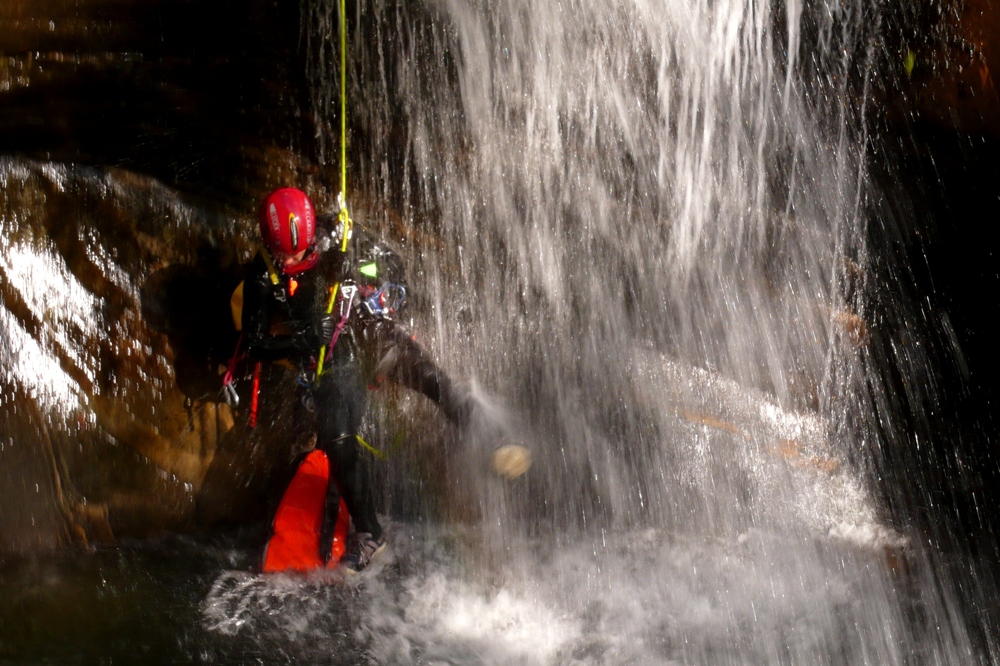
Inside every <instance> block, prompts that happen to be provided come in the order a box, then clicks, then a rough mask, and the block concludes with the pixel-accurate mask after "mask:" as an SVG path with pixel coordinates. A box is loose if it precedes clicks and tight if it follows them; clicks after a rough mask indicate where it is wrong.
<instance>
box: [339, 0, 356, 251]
mask: <svg viewBox="0 0 1000 666" xmlns="http://www.w3.org/2000/svg"><path fill="white" fill-rule="evenodd" d="M337 217H338V218H339V220H340V223H341V229H342V231H343V237H342V238H341V240H340V251H341V252H343V253H346V252H347V241H348V240H350V238H351V226H353V224H354V222H353V221H352V220H351V215H350V213H348V212H347V0H340V213H339V214H338V215H337Z"/></svg>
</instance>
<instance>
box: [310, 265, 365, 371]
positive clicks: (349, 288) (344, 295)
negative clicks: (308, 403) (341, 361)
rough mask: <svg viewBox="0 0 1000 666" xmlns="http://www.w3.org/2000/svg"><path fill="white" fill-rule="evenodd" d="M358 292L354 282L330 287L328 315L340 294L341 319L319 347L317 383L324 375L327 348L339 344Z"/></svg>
mask: <svg viewBox="0 0 1000 666" xmlns="http://www.w3.org/2000/svg"><path fill="white" fill-rule="evenodd" d="M357 293H358V288H357V287H356V286H355V285H353V284H343V283H340V282H338V283H337V284H335V285H333V286H332V287H330V300H329V301H328V302H327V304H326V313H327V314H328V315H330V314H333V304H334V302H335V301H336V300H337V296H338V294H339V296H340V312H339V315H340V319H339V320H338V321H337V325H336V327H335V328H334V329H333V335H332V336H331V337H330V340H329V342H328V343H327V344H325V345H323V346H322V347H320V349H319V359H318V360H317V362H316V384H317V385H318V384H319V380H320V377H322V375H323V363H324V362H325V361H326V352H327V350H330V351H331V352H332V351H333V347H334V345H336V344H337V340H338V339H339V338H340V334H341V333H342V332H343V330H344V326H346V325H347V320H348V319H349V318H350V316H351V308H352V307H353V305H354V296H355V294H357Z"/></svg>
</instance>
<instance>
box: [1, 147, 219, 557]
mask: <svg viewBox="0 0 1000 666" xmlns="http://www.w3.org/2000/svg"><path fill="white" fill-rule="evenodd" d="M0 182H2V184H3V186H2V190H0V236H2V239H3V240H2V246H3V247H2V251H0V296H2V303H3V309H2V310H0V313H2V324H0V363H2V371H0V384H2V394H0V395H2V396H3V405H2V407H0V409H2V410H3V412H4V414H5V415H6V416H7V417H8V418H5V419H3V422H2V425H0V432H2V436H3V437H2V438H3V439H4V440H5V441H6V442H7V445H6V446H5V449H4V451H3V452H0V455H2V456H3V458H4V460H3V465H2V467H3V469H4V470H5V473H7V474H10V475H11V476H12V477H13V478H12V479H11V480H10V481H11V482H10V483H4V484H3V485H4V493H5V494H11V497H9V498H5V499H8V500H9V501H5V502H4V503H3V505H2V509H0V514H2V515H0V517H2V518H3V522H4V525H5V529H4V530H2V532H3V537H2V539H3V541H2V542H0V549H3V550H8V549H20V548H23V547H26V546H27V545H28V544H29V542H30V541H31V539H32V538H33V539H35V540H37V542H38V544H39V545H51V544H53V543H57V542H60V541H64V540H65V539H67V538H76V539H83V540H90V539H94V538H97V539H103V538H108V537H109V536H110V535H111V534H113V533H116V532H118V533H124V534H135V533H142V532H144V531H147V530H150V529H159V528H162V527H164V526H169V525H177V524H180V523H181V522H185V521H189V520H190V518H191V516H192V515H193V513H192V512H193V509H194V493H195V491H196V490H197V489H198V488H199V487H200V485H201V481H202V479H203V478H204V476H205V474H206V472H207V469H208V465H209V464H210V463H211V460H212V456H213V454H214V450H215V448H216V447H217V445H218V443H219V442H220V440H221V439H222V438H223V437H224V436H225V434H226V433H228V432H229V431H231V430H232V429H233V424H234V417H233V414H232V413H231V412H229V410H228V408H226V407H225V406H221V407H220V406H218V405H216V404H215V403H214V402H212V401H210V400H202V401H195V402H191V403H188V404H187V408H185V403H186V400H187V396H186V395H185V394H184V393H183V392H182V390H181V388H180V387H179V386H178V383H177V381H176V378H175V375H176V371H175V366H176V367H184V364H183V361H184V359H183V355H184V354H188V355H192V354H193V355H200V357H201V358H202V359H203V364H207V363H208V362H209V360H210V359H211V358H212V357H213V355H218V354H220V353H222V352H221V346H220V345H224V344H225V343H226V342H232V341H231V340H227V335H228V337H230V338H231V337H232V333H231V325H230V327H229V329H227V328H225V326H223V325H220V324H219V322H220V321H221V322H225V321H226V319H225V316H226V315H228V313H226V312H225V311H223V312H222V315H221V316H219V315H214V314H213V313H212V312H211V310H212V304H213V303H214V301H215V300H216V299H215V296H216V294H217V293H218V289H220V288H222V289H224V288H226V286H228V285H227V280H226V279H225V278H224V277H222V276H224V275H226V270H227V267H228V268H229V269H231V268H232V267H234V266H235V263H234V262H235V257H236V255H235V251H236V250H237V248H238V247H239V243H238V241H236V240H234V239H233V232H234V229H235V227H234V223H233V221H232V219H229V220H227V219H225V218H223V217H218V218H206V217H204V216H202V217H198V216H197V215H195V214H193V213H192V209H190V208H188V207H187V206H185V204H184V203H183V202H182V201H181V200H180V199H178V198H177V197H176V195H175V194H174V193H173V192H172V191H170V190H168V189H166V188H164V187H163V186H162V185H159V184H158V183H157V182H156V181H153V180H152V179H149V178H140V177H137V176H135V175H132V174H129V173H127V172H122V173H109V172H106V171H101V170H97V169H89V168H75V167H64V166H53V165H51V164H44V163H37V162H31V161H25V160H15V159H10V158H4V159H3V160H2V161H0ZM213 243H215V244H218V243H224V244H225V246H226V247H229V248H232V249H231V250H230V251H229V253H228V255H226V256H228V259H217V260H216V262H215V265H214V266H212V269H213V270H214V271H215V275H213V276H211V277H212V278H216V277H219V279H213V280H209V279H208V278H209V276H208V275H207V274H206V273H205V269H204V268H202V269H201V271H202V277H204V278H206V279H205V280H203V281H202V282H201V283H200V284H199V287H200V288H201V291H200V292H197V291H193V290H189V291H192V293H193V294H194V295H195V298H189V299H188V302H187V308H188V310H189V311H191V312H196V313H200V314H201V315H202V318H201V319H200V322H199V323H200V330H201V333H202V335H203V339H204V340H207V342H202V343H201V344H200V346H198V345H192V344H188V343H186V341H185V339H184V338H183V337H178V334H177V332H176V328H175V329H171V328H169V327H168V326H166V325H164V323H163V322H164V321H165V319H164V318H163V317H161V318H160V319H159V320H158V319H157V317H156V315H157V314H162V313H166V314H167V315H169V311H168V309H169V296H168V295H167V291H166V290H164V289H160V288H159V286H160V285H159V284H158V283H157V282H156V281H155V280H154V279H153V278H152V277H151V276H156V275H157V271H162V269H164V268H165V267H167V266H170V265H190V266H194V267H198V266H199V261H200V262H201V265H204V264H205V261H206V260H205V259H204V256H202V257H199V256H198V255H199V248H205V247H206V246H207V247H211V245H212V244H213ZM205 252H206V251H205V250H202V251H201V254H202V255H204V254H205ZM217 254H218V253H217ZM227 262H228V263H227ZM189 272H191V273H193V274H197V272H198V269H197V268H192V269H191V270H190V271H189ZM231 272H232V271H231V270H230V274H231ZM173 282H174V283H177V282H178V281H177V280H174V281H173ZM228 282H232V279H231V278H230V279H229V280H228ZM182 286H183V285H182ZM144 310H145V314H144ZM146 315H149V316H146ZM174 319H176V317H175V318H174ZM179 321H180V325H184V322H183V320H179ZM157 326H159V327H160V330H159V331H158V330H157V328H156V327H157ZM189 335H190V334H189ZM171 337H173V339H174V342H175V345H176V346H172V345H171V344H170V341H171ZM175 349H176V350H181V351H180V353H178V352H177V351H175ZM179 356H180V357H181V358H180V359H179V358H178V357H179ZM178 360H180V361H181V363H178ZM206 370H207V372H205V373H203V374H205V375H206V376H207V375H208V373H209V372H215V370H216V369H215V368H214V367H213V368H211V369H206ZM202 381H204V380H202ZM208 397H212V396H208ZM22 486H24V488H27V489H28V490H29V491H31V490H34V492H33V493H32V492H27V493H23V492H21V493H19V490H23V489H24V488H21V487H22ZM25 500H27V501H25ZM29 526H34V528H35V529H33V530H28V529H27V528H28V527H29ZM29 534H34V537H31V538H29V537H28V536H27V535H29Z"/></svg>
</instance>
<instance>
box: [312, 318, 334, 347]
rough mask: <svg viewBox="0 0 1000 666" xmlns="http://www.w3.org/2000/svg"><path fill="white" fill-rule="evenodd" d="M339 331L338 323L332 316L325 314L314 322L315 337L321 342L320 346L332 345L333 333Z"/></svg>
mask: <svg viewBox="0 0 1000 666" xmlns="http://www.w3.org/2000/svg"><path fill="white" fill-rule="evenodd" d="M335 330H337V321H336V320H335V319H334V317H333V315H332V314H324V315H323V316H321V317H319V318H318V319H316V320H315V321H313V330H312V333H313V335H315V336H316V339H317V340H318V341H319V345H318V346H323V345H328V344H330V338H332V337H333V332H334V331H335Z"/></svg>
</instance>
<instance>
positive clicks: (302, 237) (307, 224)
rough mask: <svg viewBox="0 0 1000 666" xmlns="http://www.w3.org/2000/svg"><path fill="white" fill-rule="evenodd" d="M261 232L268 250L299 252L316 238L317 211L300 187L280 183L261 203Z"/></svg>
mask: <svg viewBox="0 0 1000 666" xmlns="http://www.w3.org/2000/svg"><path fill="white" fill-rule="evenodd" d="M260 235H261V237H262V238H263V239H264V245H266V246H267V249H268V250H270V251H271V253H280V254H286V255H291V254H298V253H299V252H301V251H302V250H305V249H307V248H309V247H310V246H311V245H312V244H313V241H314V240H315V239H316V213H315V211H313V205H312V202H311V201H309V197H307V196H306V193H305V192H303V191H302V190H297V189H295V188H294V187H283V188H281V189H280V190H275V191H274V192H271V193H270V194H268V195H267V197H265V198H264V203H262V204H261V206H260Z"/></svg>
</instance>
